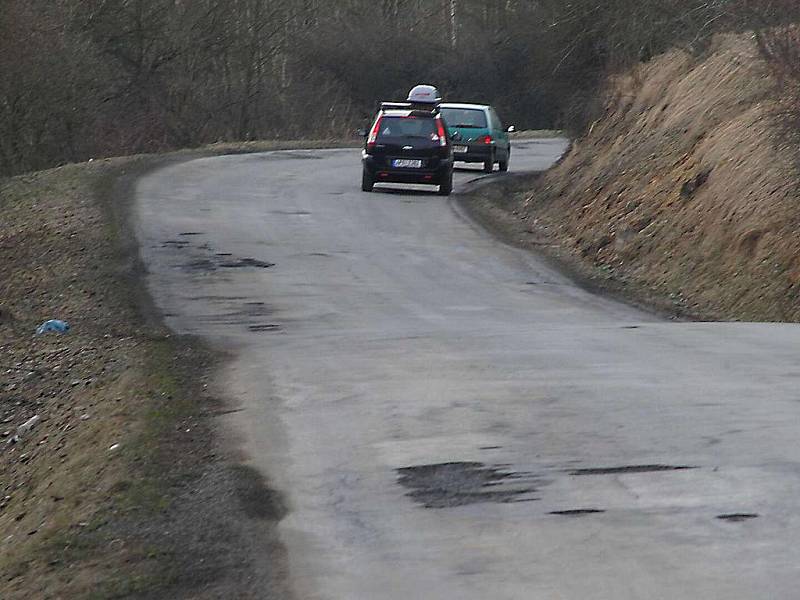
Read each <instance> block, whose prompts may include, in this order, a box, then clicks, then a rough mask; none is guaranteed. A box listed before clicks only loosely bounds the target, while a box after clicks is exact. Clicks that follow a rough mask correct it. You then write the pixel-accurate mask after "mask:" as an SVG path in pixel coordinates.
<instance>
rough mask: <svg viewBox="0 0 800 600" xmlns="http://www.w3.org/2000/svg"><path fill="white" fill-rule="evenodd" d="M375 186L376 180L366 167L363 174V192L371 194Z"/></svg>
mask: <svg viewBox="0 0 800 600" xmlns="http://www.w3.org/2000/svg"><path fill="white" fill-rule="evenodd" d="M373 185H375V180H374V179H373V178H372V175H371V174H370V172H369V171H367V168H366V167H364V171H363V172H362V173H361V191H362V192H371V191H372V186H373Z"/></svg>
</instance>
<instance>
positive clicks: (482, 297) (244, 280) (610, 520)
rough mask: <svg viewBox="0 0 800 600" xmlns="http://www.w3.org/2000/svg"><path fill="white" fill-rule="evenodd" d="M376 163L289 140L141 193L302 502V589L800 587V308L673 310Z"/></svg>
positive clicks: (633, 595)
mask: <svg viewBox="0 0 800 600" xmlns="http://www.w3.org/2000/svg"><path fill="white" fill-rule="evenodd" d="M563 150H564V143H563V142H562V141H560V140H550V141H531V142H525V143H519V144H517V146H516V147H515V155H514V160H513V162H512V170H521V169H541V168H544V167H546V166H548V165H549V164H551V163H552V162H553V161H554V160H555V159H556V158H557V157H558V156H559V154H560V153H561V152H562V151H563ZM477 177H482V175H481V174H480V173H479V172H478V171H469V172H467V171H461V172H459V173H458V174H457V176H456V192H458V190H459V189H462V190H463V189H464V186H465V185H467V182H468V181H470V180H472V179H475V178H477ZM493 177H502V175H497V174H495V175H493ZM359 178H360V166H359V157H358V151H355V150H333V151H289V152H273V153H268V154H255V155H245V156H230V157H221V158H204V159H199V160H194V161H191V162H187V163H184V164H179V165H176V166H171V167H168V168H165V169H163V170H160V171H158V172H155V173H154V174H151V175H149V176H147V177H145V178H144V179H142V180H140V182H139V184H138V188H137V204H136V217H135V219H136V227H137V232H138V236H139V239H140V243H141V252H142V256H143V258H144V260H145V262H146V264H147V266H148V269H149V276H148V285H149V287H150V289H151V292H152V294H153V296H154V297H155V299H156V302H157V304H158V305H159V307H160V308H161V309H162V310H163V312H164V314H165V315H166V317H167V323H168V324H169V325H170V326H171V327H172V328H173V329H174V330H175V331H177V332H181V333H192V334H197V335H199V336H202V337H203V338H205V339H207V340H208V341H209V343H211V344H212V345H213V346H214V347H217V348H220V349H224V350H226V351H228V352H229V353H230V355H231V357H232V359H231V361H230V363H228V364H227V365H226V367H225V369H224V372H223V373H221V374H220V377H219V381H218V382H217V385H218V389H219V390H223V391H224V392H225V393H226V394H227V395H228V397H229V399H230V400H231V401H232V402H233V403H235V404H236V405H237V406H239V407H241V409H242V410H241V411H239V412H236V413H234V414H232V415H231V416H230V417H228V418H227V419H228V420H227V421H226V422H225V426H228V427H231V428H232V430H233V432H234V433H235V435H236V438H237V439H238V440H240V443H241V447H242V450H243V452H244V454H245V455H246V456H247V457H248V461H249V462H250V463H251V464H252V465H254V466H255V467H257V468H258V469H260V470H262V471H263V472H264V473H266V474H267V475H268V476H269V479H270V481H271V482H272V484H273V485H274V486H275V487H277V488H278V489H280V490H281V491H282V492H283V493H284V494H285V496H286V499H287V502H288V504H289V509H290V512H289V514H288V516H287V517H286V518H285V519H284V520H283V521H282V523H281V525H280V530H281V537H282V539H283V541H284V543H285V545H286V548H287V552H288V557H289V565H290V577H291V586H292V588H293V589H294V591H295V594H296V598H298V599H301V600H410V599H414V600H418V599H419V600H422V599H425V600H428V599H429V600H530V599H535V600H538V599H547V600H550V599H558V600H586V599H587V598H591V599H595V600H598V599H599V600H604V599H608V600H612V599H613V600H628V599H630V600H642V599H648V600H656V599H664V600H679V599H686V600H698V599H703V600H712V599H720V600H722V599H724V600H735V599H747V600H752V599H754V598H769V599H771V600H776V599H786V600H790V599H791V600H794V599H796V598H797V597H798V594H799V593H800V592H798V589H799V586H800V544H797V543H796V541H797V540H798V539H800V517H799V516H798V510H797V509H798V506H800V443H798V440H800V418H798V417H800V362H798V350H799V349H800V329H798V327H797V326H794V325H768V324H715V323H677V322H668V321H663V320H660V319H659V318H656V317H654V316H652V315H648V314H645V313H642V312H639V311H637V310H635V309H632V308H630V307H627V306H625V305H622V304H618V303H615V302H612V301H609V300H606V299H603V298H601V297H598V296H594V295H591V294H589V293H587V292H585V291H583V290H581V289H579V288H578V287H576V286H575V285H573V284H572V283H570V281H568V280H567V279H565V277H563V276H561V275H559V274H558V273H556V272H554V271H552V270H551V269H550V268H548V267H547V266H545V264H544V263H543V262H541V261H540V260H539V259H537V257H536V256H533V255H531V254H527V253H525V252H523V251H520V250H517V249H513V248H510V247H508V246H505V245H503V244H502V243H500V242H498V241H495V240H494V239H492V238H491V237H490V236H489V235H487V234H486V233H484V232H482V231H481V230H480V229H479V228H477V227H475V226H474V225H472V224H471V223H470V222H469V221H468V220H467V219H465V218H464V217H463V216H462V215H461V214H460V212H459V210H458V207H457V204H456V202H455V201H454V200H453V199H447V198H442V197H438V196H436V195H433V194H428V193H421V192H418V191H409V190H404V191H402V192H398V191H396V190H395V191H388V190H380V189H378V188H376V192H375V193H372V194H366V193H362V192H361V191H360V190H359V182H360V179H359ZM270 265H272V266H270ZM720 517H723V518H720ZM263 560H265V561H267V560H269V557H266V556H265V557H263Z"/></svg>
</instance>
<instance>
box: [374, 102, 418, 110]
mask: <svg viewBox="0 0 800 600" xmlns="http://www.w3.org/2000/svg"><path fill="white" fill-rule="evenodd" d="M392 108H398V109H406V110H410V109H411V102H381V109H383V110H385V109H392Z"/></svg>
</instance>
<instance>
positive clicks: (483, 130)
mask: <svg viewBox="0 0 800 600" xmlns="http://www.w3.org/2000/svg"><path fill="white" fill-rule="evenodd" d="M440 109H441V112H442V116H443V117H444V120H445V122H446V123H447V130H448V133H449V134H450V138H451V139H452V140H453V160H455V161H460V162H468V163H483V170H484V172H485V173H491V172H492V171H493V170H494V165H495V163H498V165H499V166H500V171H502V172H505V171H508V163H509V161H510V160H511V142H510V140H509V139H508V134H509V133H512V132H513V131H514V126H513V125H512V126H511V127H509V128H508V129H504V128H503V124H502V123H501V122H500V117H498V116H497V113H496V112H495V110H494V109H493V108H492V107H491V106H487V105H485V104H453V103H444V104H441V105H440Z"/></svg>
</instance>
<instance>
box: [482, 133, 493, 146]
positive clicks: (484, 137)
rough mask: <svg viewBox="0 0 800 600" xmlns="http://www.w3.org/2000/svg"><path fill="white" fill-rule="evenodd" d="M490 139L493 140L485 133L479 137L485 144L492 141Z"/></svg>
mask: <svg viewBox="0 0 800 600" xmlns="http://www.w3.org/2000/svg"><path fill="white" fill-rule="evenodd" d="M492 141H493V140H492V136H490V135H485V136H483V137H482V138H481V142H483V143H484V144H487V145H488V144H491V143H492Z"/></svg>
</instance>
